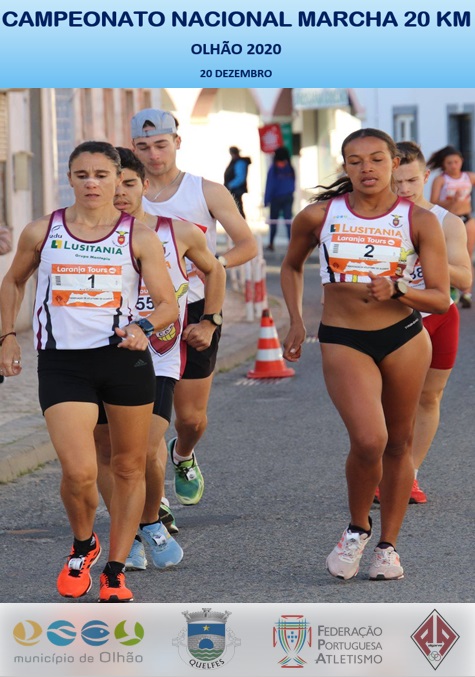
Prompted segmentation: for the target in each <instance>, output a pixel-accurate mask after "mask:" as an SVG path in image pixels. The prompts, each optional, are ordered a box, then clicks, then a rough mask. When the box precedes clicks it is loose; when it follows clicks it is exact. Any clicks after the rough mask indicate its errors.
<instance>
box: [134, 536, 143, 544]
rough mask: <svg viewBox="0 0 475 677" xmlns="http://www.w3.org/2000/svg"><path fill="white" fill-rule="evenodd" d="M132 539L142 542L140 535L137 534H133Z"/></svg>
mask: <svg viewBox="0 0 475 677" xmlns="http://www.w3.org/2000/svg"><path fill="white" fill-rule="evenodd" d="M134 540H136V541H138V542H139V543H142V539H141V538H140V536H139V535H138V534H135V539H134Z"/></svg>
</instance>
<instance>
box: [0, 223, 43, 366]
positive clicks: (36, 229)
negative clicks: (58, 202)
mask: <svg viewBox="0 0 475 677" xmlns="http://www.w3.org/2000/svg"><path fill="white" fill-rule="evenodd" d="M49 219H50V217H49V216H45V217H42V218H41V219H38V220H37V221H33V222H32V223H29V224H28V225H27V226H26V227H25V228H24V230H23V232H22V233H21V235H20V239H19V241H18V247H17V251H16V253H15V257H14V259H13V261H12V264H11V266H10V268H9V270H8V271H7V273H6V274H5V277H4V278H3V282H2V287H1V290H0V312H1V318H2V334H8V333H9V332H12V331H15V321H16V318H17V316H18V313H19V311H20V306H21V303H22V301H23V296H24V294H25V286H26V283H27V281H28V280H29V278H30V277H31V276H32V275H33V273H34V272H35V270H36V269H37V268H38V266H39V263H40V249H41V245H42V244H43V241H44V239H45V237H46V233H47V230H48V224H49ZM20 355H21V351H20V346H19V344H18V342H17V340H16V337H15V336H13V335H10V336H7V337H6V338H5V339H4V342H3V346H2V361H1V368H2V369H3V374H4V375H5V376H16V375H17V374H19V373H20V372H21V365H20V364H16V362H17V361H18V360H20ZM14 360H15V364H13V361H14Z"/></svg>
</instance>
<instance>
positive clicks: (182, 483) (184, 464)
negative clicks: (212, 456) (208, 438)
mask: <svg viewBox="0 0 475 677" xmlns="http://www.w3.org/2000/svg"><path fill="white" fill-rule="evenodd" d="M176 439H177V438H176V437H173V438H172V439H171V440H170V441H169V442H168V452H169V454H170V458H171V461H172V465H173V470H174V471H175V496H176V497H177V499H178V500H179V502H180V503H182V504H183V505H196V503H199V501H200V500H201V497H202V496H203V491H204V488H205V481H204V479H203V475H202V474H201V470H200V468H199V466H198V463H197V462H196V456H195V454H194V453H193V456H192V457H191V459H190V460H189V461H181V463H178V464H177V463H175V461H174V460H173V449H174V448H175V444H176Z"/></svg>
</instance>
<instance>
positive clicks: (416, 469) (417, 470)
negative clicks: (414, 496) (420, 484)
mask: <svg viewBox="0 0 475 677" xmlns="http://www.w3.org/2000/svg"><path fill="white" fill-rule="evenodd" d="M418 472H419V468H414V479H415V480H417V473H418Z"/></svg>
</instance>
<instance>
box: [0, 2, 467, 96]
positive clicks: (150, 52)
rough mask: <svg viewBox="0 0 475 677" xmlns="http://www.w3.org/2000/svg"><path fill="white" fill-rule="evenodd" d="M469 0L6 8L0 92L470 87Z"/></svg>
mask: <svg viewBox="0 0 475 677" xmlns="http://www.w3.org/2000/svg"><path fill="white" fill-rule="evenodd" d="M474 21H475V9H474V6H473V3H472V2H469V0H458V2H457V3H455V4H453V3H449V2H447V0H435V1H434V0H431V2H428V0H416V2H413V1H412V2H409V1H408V0H402V1H396V0H385V1H384V2H379V3H375V2H374V0H351V1H350V0H338V2H335V1H334V0H332V1H331V2H330V0H324V1H323V2H321V3H315V2H313V1H311V0H297V2H294V3H289V2H284V0H273V2H271V1H270V0H261V1H260V2H259V3H256V2H250V1H249V0H241V1H240V2H239V3H233V2H232V1H231V2H226V3H216V0H200V2H197V0H180V1H179V2H176V3H162V2H156V1H152V0H136V1H135V2H133V3H131V2H130V1H129V2H128V1H127V0H117V1H116V2H112V0H83V2H81V3H74V2H73V1H72V0H41V2H40V1H39V0H15V2H13V1H12V0H2V2H1V9H0V59H1V63H2V75H1V78H0V84H1V86H2V87H9V88H11V87H64V86H68V87H70V86H75V87H104V86H106V87H243V86H246V87H276V86H277V87H292V88H298V87H317V88H328V87H331V88H345V87H348V86H351V87H387V86H391V87H440V86H446V87H469V86H472V85H473V81H474V79H475V76H474V74H473V69H470V68H469V64H471V63H473V62H474V60H475V40H474Z"/></svg>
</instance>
